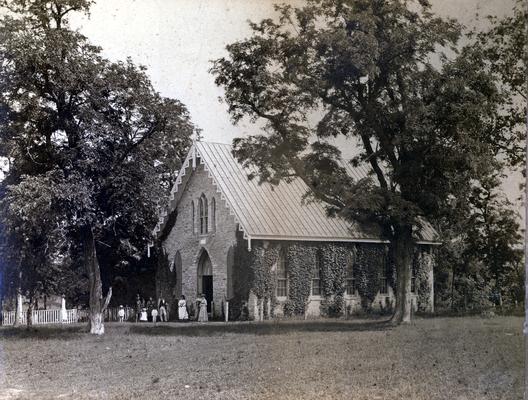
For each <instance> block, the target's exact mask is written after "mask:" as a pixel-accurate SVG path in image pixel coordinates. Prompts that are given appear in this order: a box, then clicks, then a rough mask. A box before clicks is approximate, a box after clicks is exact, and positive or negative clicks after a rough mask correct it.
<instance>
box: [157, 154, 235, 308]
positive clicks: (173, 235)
mask: <svg viewBox="0 0 528 400" xmlns="http://www.w3.org/2000/svg"><path fill="white" fill-rule="evenodd" d="M189 173H191V172H190V171H189ZM192 174H193V175H192V176H191V177H190V178H189V181H188V182H187V186H186V188H185V189H184V193H183V195H182V197H181V199H180V202H179V204H178V207H177V212H178V215H177V218H176V222H175V224H174V226H173V228H172V230H171V231H170V233H169V235H168V236H167V238H166V239H165V241H164V242H163V248H164V251H165V252H166V253H167V256H168V259H169V263H171V264H174V267H171V268H178V265H177V263H175V260H176V253H177V252H179V254H180V256H181V272H179V271H175V272H176V275H177V276H181V279H177V280H176V285H175V287H174V289H173V293H172V296H173V297H174V298H178V297H179V296H180V295H181V294H183V295H185V297H186V299H187V303H188V304H189V305H191V304H193V305H194V304H195V300H196V298H197V294H198V293H197V291H198V262H199V259H200V256H201V254H202V253H203V252H204V251H207V253H208V255H209V257H210V260H211V264H212V270H213V301H214V312H215V315H216V316H221V315H222V306H223V304H224V301H225V299H226V297H227V295H228V293H227V292H228V285H232V283H231V282H229V281H228V276H227V275H228V274H227V260H228V253H229V249H230V248H231V247H232V246H234V244H235V243H236V236H235V233H236V230H237V224H236V223H235V219H234V216H233V215H231V214H230V211H229V208H228V207H227V204H226V202H225V201H224V200H222V199H221V198H220V193H219V192H217V190H216V187H215V186H214V185H213V183H212V179H211V178H210V177H209V172H208V171H206V170H205V169H204V165H203V164H198V165H197V167H196V170H195V171H194V172H193V173H192ZM180 190H181V189H180ZM202 194H204V195H205V197H206V198H207V200H208V207H209V226H210V227H211V225H212V211H211V203H212V199H213V197H214V199H215V202H216V218H215V219H216V221H215V222H216V223H215V226H216V228H215V229H214V230H213V231H211V229H209V233H207V234H205V235H200V234H199V215H198V214H199V207H198V199H199V198H200V196H201V195H202ZM191 201H194V205H195V231H196V233H193V220H192V207H191Z"/></svg>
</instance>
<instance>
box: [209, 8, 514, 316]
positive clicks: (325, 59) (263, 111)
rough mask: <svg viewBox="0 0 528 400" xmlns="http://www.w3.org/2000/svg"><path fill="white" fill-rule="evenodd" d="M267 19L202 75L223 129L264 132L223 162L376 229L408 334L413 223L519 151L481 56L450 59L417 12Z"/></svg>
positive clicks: (447, 40) (451, 40)
mask: <svg viewBox="0 0 528 400" xmlns="http://www.w3.org/2000/svg"><path fill="white" fill-rule="evenodd" d="M276 9H277V12H278V15H279V16H278V18H276V19H271V18H270V19H265V20H263V21H261V22H260V23H251V29H252V35H251V36H250V37H249V38H247V39H245V40H242V41H239V42H236V43H233V44H230V45H229V46H227V50H228V56H227V57H224V58H221V59H218V60H216V61H215V62H214V66H213V68H212V72H213V74H215V76H216V83H217V84H218V85H220V86H222V87H223V88H224V90H225V95H224V98H225V101H226V103H227V105H228V107H229V112H230V113H231V116H232V119H233V121H234V122H235V123H236V122H238V121H240V120H241V119H242V118H244V117H248V118H249V119H250V120H252V121H260V122H261V123H262V124H263V126H264V130H265V131H266V132H265V134H259V135H253V136H250V137H247V138H243V139H236V140H235V142H234V154H235V156H236V157H237V158H238V159H239V160H240V161H241V162H243V163H244V165H246V166H253V167H255V168H256V171H257V172H256V174H254V175H258V176H259V179H260V181H269V182H272V183H273V182H277V181H278V180H281V179H286V180H288V179H290V178H291V177H293V176H296V177H300V178H301V179H303V180H304V182H306V184H307V185H308V187H309V188H310V194H311V195H312V196H313V197H314V198H315V199H317V200H319V201H323V202H324V203H325V204H326V205H327V207H328V211H329V212H330V213H331V214H339V215H341V216H343V217H345V218H350V219H360V220H364V219H367V220H370V221H376V222H378V223H379V224H380V225H381V226H382V227H383V232H384V235H385V237H386V238H387V239H388V240H389V241H390V253H391V256H392V258H393V262H394V263H395V266H396V273H397V288H396V309H395V314H394V316H393V320H394V321H395V322H401V321H409V320H410V315H411V312H410V308H411V303H410V296H409V293H410V267H411V259H412V252H413V245H414V241H415V237H416V236H415V233H416V232H417V231H418V230H419V229H420V227H421V224H422V221H423V219H424V218H429V219H431V220H435V219H436V217H437V216H439V215H442V214H443V212H444V211H445V210H446V209H450V208H452V207H453V204H456V202H457V201H458V199H459V198H461V197H466V196H467V195H468V192H469V191H470V189H471V187H472V186H473V185H474V183H475V182H478V181H479V179H480V178H481V177H482V176H486V175H488V173H489V172H490V171H493V170H500V169H501V168H502V166H503V163H504V162H506V161H505V160H506V159H507V158H506V157H504V154H509V153H512V152H515V151H516V150H517V149H518V147H517V145H518V143H517V139H518V138H517V137H515V136H514V135H511V131H510V130H509V126H508V121H506V120H505V118H503V115H502V114H501V113H500V104H501V103H502V102H503V101H504V99H505V97H504V94H503V93H502V92H501V90H500V89H499V88H498V87H497V85H496V83H495V81H496V79H495V76H494V75H493V73H491V72H490V71H489V69H488V68H487V64H486V62H485V60H484V58H483V54H482V51H477V50H476V49H475V48H464V49H459V48H458V47H457V46H458V40H459V38H460V37H461V34H462V28H461V27H460V25H459V24H458V23H457V22H456V21H454V20H451V19H441V18H439V17H437V16H435V15H434V14H433V13H432V12H431V7H430V4H429V3H428V1H426V0H420V1H417V2H414V1H404V0H395V1H385V0H308V1H307V3H306V6H304V7H300V8H292V7H290V6H277V7H276ZM340 136H345V137H347V138H349V139H351V142H354V143H356V144H357V147H358V152H359V153H358V154H356V155H355V156H353V157H349V158H348V159H346V161H347V162H350V163H352V164H353V165H358V164H364V165H366V166H368V167H369V168H370V170H371V176H369V178H367V179H362V180H359V181H358V180H354V179H352V178H351V177H350V176H348V175H347V174H346V171H345V168H343V166H342V163H341V160H342V159H344V158H345V156H347V154H346V152H345V155H343V153H342V152H341V151H340V149H339V148H338V147H337V146H336V145H334V144H332V141H331V140H328V139H331V138H335V137H340ZM348 143H350V142H348ZM349 153H350V152H349ZM252 176H253V175H250V177H252ZM439 240H441V238H439Z"/></svg>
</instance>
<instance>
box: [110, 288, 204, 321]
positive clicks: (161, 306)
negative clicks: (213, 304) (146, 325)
mask: <svg viewBox="0 0 528 400" xmlns="http://www.w3.org/2000/svg"><path fill="white" fill-rule="evenodd" d="M196 303H197V304H196V306H197V311H198V312H197V318H196V320H197V321H198V322H207V321H208V315H207V300H206V298H205V295H204V294H201V295H199V296H198V299H197V300H196ZM121 307H122V306H121ZM189 314H190V313H189V308H188V305H187V300H186V299H185V296H184V295H182V296H181V297H180V300H179V301H178V320H180V321H184V322H186V321H189ZM168 315H169V306H168V304H167V302H166V301H165V299H164V298H160V299H159V301H158V302H157V304H156V302H155V301H154V300H153V299H152V297H150V298H149V299H148V300H147V301H146V302H145V299H144V298H142V297H141V296H140V295H139V293H138V294H137V295H136V322H154V323H155V322H157V321H158V317H159V321H160V322H167V321H168ZM120 320H121V318H120Z"/></svg>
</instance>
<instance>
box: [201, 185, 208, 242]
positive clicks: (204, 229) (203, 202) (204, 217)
mask: <svg viewBox="0 0 528 400" xmlns="http://www.w3.org/2000/svg"><path fill="white" fill-rule="evenodd" d="M199 208H200V210H199V212H200V235H205V234H206V233H207V223H208V211H209V210H208V209H207V198H206V197H205V195H204V194H202V195H201V196H200V200H199Z"/></svg>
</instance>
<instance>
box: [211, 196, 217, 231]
mask: <svg viewBox="0 0 528 400" xmlns="http://www.w3.org/2000/svg"><path fill="white" fill-rule="evenodd" d="M210 230H211V232H215V231H216V200H215V198H214V197H213V198H212V199H211V229H210Z"/></svg>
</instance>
